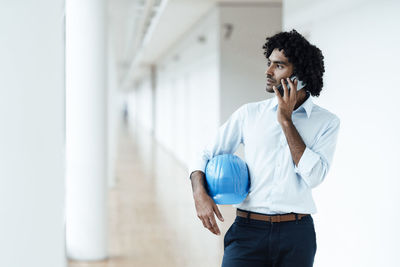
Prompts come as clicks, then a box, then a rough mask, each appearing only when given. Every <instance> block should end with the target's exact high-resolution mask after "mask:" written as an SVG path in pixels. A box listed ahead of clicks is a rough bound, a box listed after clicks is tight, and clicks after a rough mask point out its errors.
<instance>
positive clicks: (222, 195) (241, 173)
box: [205, 154, 250, 204]
mask: <svg viewBox="0 0 400 267" xmlns="http://www.w3.org/2000/svg"><path fill="white" fill-rule="evenodd" d="M205 174H206V181H207V189H208V194H209V195H210V196H211V197H212V198H213V199H214V202H215V203H216V204H239V203H241V202H242V201H243V200H244V199H245V198H246V196H247V194H248V193H249V188H250V180H249V172H248V169H247V165H246V163H245V162H244V161H243V160H241V159H240V158H239V157H238V156H235V155H232V154H223V155H218V156H215V157H213V158H212V159H211V160H210V161H208V163H207V166H206V171H205Z"/></svg>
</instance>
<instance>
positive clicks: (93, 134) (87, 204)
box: [66, 0, 107, 260]
mask: <svg viewBox="0 0 400 267" xmlns="http://www.w3.org/2000/svg"><path fill="white" fill-rule="evenodd" d="M105 19H106V16H105V0H86V1H78V0H67V1H66V134H67V136H66V138H67V155H66V157H67V176H66V183H67V184H66V187H67V188H66V190H67V192H66V193H67V194H66V243H67V244H66V245H67V256H68V257H69V258H70V259H75V260H101V259H104V258H106V257H107V224H106V218H107V216H106V215H107V214H106V196H107V194H106V188H107V179H106V176H107V168H106V166H107V135H106V132H107V125H106V122H107V119H106V118H107V104H106V103H107V101H106V95H107V94H106V78H105V77H106V57H105V54H106V26H105V25H106V21H105Z"/></svg>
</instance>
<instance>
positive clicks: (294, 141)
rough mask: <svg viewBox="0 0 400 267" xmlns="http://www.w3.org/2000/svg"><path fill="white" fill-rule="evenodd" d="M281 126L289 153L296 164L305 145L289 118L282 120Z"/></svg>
mask: <svg viewBox="0 0 400 267" xmlns="http://www.w3.org/2000/svg"><path fill="white" fill-rule="evenodd" d="M281 126H282V130H283V132H284V134H285V136H286V140H287V143H288V145H289V149H290V153H291V154H292V158H293V162H294V163H295V164H296V166H297V165H298V164H299V161H300V159H301V156H302V155H303V153H304V150H305V149H306V145H305V144H304V141H303V139H302V138H301V136H300V134H299V132H298V131H297V129H296V127H295V126H294V124H293V122H292V121H291V120H290V121H285V122H282V123H281Z"/></svg>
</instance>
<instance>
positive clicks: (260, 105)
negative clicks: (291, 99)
mask: <svg viewBox="0 0 400 267" xmlns="http://www.w3.org/2000/svg"><path fill="white" fill-rule="evenodd" d="M272 100H273V98H268V99H265V100H261V101H256V102H250V103H247V104H245V105H243V107H245V108H246V110H247V112H249V113H254V112H260V111H262V110H264V109H265V108H266V107H268V106H270V105H271V104H272Z"/></svg>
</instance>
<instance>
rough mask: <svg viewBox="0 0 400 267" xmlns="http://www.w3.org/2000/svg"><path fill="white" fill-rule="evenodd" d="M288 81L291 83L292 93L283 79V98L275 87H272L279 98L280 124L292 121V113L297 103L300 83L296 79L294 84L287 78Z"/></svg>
mask: <svg viewBox="0 0 400 267" xmlns="http://www.w3.org/2000/svg"><path fill="white" fill-rule="evenodd" d="M286 80H287V81H288V83H289V86H290V91H289V89H288V87H287V86H286V83H285V82H284V80H283V79H281V84H282V87H283V97H282V96H281V94H280V93H279V91H278V89H277V88H276V87H275V86H273V87H272V88H273V89H274V92H275V94H276V97H277V98H278V122H279V123H280V124H282V123H286V122H290V121H291V120H292V113H293V110H294V107H295V106H296V103H297V82H298V81H297V79H296V80H295V81H294V83H293V82H292V81H291V80H290V79H289V78H286Z"/></svg>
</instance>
